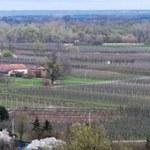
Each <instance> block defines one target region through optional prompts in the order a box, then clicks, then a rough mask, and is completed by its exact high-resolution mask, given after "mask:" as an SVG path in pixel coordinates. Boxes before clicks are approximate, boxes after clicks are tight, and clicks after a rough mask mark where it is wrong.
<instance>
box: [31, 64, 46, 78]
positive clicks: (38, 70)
mask: <svg viewBox="0 0 150 150" xmlns="http://www.w3.org/2000/svg"><path fill="white" fill-rule="evenodd" d="M30 70H31V71H32V72H33V73H34V74H35V76H36V77H42V78H44V77H46V75H47V71H46V69H45V68H44V67H43V66H34V67H32V68H30Z"/></svg>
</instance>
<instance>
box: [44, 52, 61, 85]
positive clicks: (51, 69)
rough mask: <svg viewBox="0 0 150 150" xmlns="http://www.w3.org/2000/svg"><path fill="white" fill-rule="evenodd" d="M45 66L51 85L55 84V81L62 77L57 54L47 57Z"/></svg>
mask: <svg viewBox="0 0 150 150" xmlns="http://www.w3.org/2000/svg"><path fill="white" fill-rule="evenodd" d="M44 66H45V69H46V70H47V75H48V78H50V79H51V84H54V81H56V80H57V79H58V78H59V77H60V76H61V71H62V66H61V62H60V60H59V59H58V57H57V55H56V53H53V54H52V55H51V56H50V55H49V56H47V58H46V62H45V64H44Z"/></svg>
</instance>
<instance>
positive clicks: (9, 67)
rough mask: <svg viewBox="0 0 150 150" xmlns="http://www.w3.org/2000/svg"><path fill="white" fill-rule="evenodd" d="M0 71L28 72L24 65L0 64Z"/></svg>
mask: <svg viewBox="0 0 150 150" xmlns="http://www.w3.org/2000/svg"><path fill="white" fill-rule="evenodd" d="M0 70H13V72H23V73H24V74H26V73H27V72H28V69H27V67H26V66H25V65H24V64H0Z"/></svg>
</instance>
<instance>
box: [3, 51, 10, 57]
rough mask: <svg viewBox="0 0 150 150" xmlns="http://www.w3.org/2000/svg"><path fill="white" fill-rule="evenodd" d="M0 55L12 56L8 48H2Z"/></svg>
mask: <svg viewBox="0 0 150 150" xmlns="http://www.w3.org/2000/svg"><path fill="white" fill-rule="evenodd" d="M2 55H3V57H12V52H11V51H10V50H4V51H3V52H2Z"/></svg>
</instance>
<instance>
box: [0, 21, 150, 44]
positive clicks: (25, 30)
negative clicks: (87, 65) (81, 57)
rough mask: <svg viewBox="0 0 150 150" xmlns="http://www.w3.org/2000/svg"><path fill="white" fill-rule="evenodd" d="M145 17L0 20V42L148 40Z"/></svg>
mask: <svg viewBox="0 0 150 150" xmlns="http://www.w3.org/2000/svg"><path fill="white" fill-rule="evenodd" d="M149 26H150V21H149V20H145V21H144V20H128V21H126V20H115V21H111V20H109V21H107V20H105V21H102V22H101V21H99V22H98V23H97V22H88V23H87V22H81V21H73V20H71V21H65V20H62V19H57V20H51V21H48V22H44V23H43V22H38V23H36V22H31V23H24V22H20V23H13V24H11V23H6V22H4V21H1V22H0V43H32V42H37V41H40V42H42V43H49V42H53V43H76V44H77V43H79V44H87V43H89V44H102V43H106V42H108V43H116V42H125V43H130V42H138V43H149V42H150V28H149Z"/></svg>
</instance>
